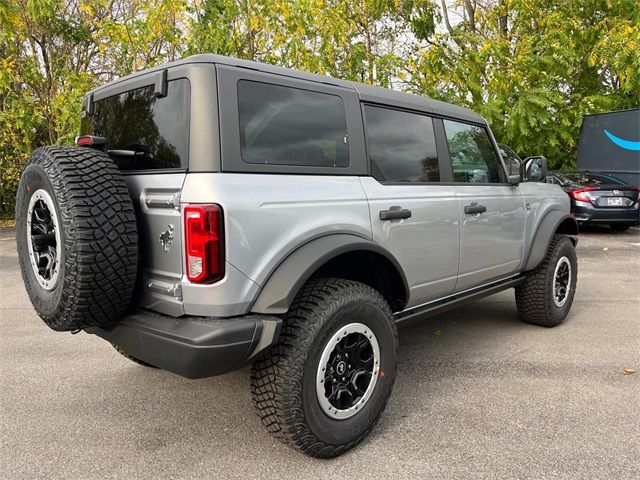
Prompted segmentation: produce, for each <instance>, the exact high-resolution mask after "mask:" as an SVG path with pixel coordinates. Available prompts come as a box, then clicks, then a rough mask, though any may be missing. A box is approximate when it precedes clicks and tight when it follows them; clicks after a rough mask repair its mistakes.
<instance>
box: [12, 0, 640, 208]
mask: <svg viewBox="0 0 640 480" xmlns="http://www.w3.org/2000/svg"><path fill="white" fill-rule="evenodd" d="M204 52H211V53H218V54H222V55H230V56H235V57H239V58H245V59H251V60H258V61H263V62H267V63H272V64H277V65H282V66H287V67H293V68H298V69H301V70H307V71H312V72H316V73H321V74H326V75H331V76H335V77H341V78H346V79H351V80H355V81H361V82H366V83H372V84H376V85H381V86H385V87H390V88H396V89H403V90H408V91H412V92H415V93H418V94H425V95H428V96H431V97H433V98H438V99H443V100H446V101H451V102H454V103H458V104H462V105H466V106H469V107H470V108H472V109H474V110H476V111H478V112H480V113H481V114H482V115H484V116H485V117H486V118H487V119H488V121H489V122H490V124H491V126H492V128H493V129H494V132H495V133H496V136H497V137H498V139H499V140H501V141H503V142H505V143H508V144H510V145H511V146H512V147H513V148H514V149H516V150H517V151H518V152H519V153H521V154H537V153H543V154H545V155H547V156H548V157H549V159H550V160H551V163H552V165H553V166H555V167H571V166H573V164H574V162H575V152H576V142H577V137H578V131H579V128H580V124H581V122H582V117H583V116H584V115H585V114H587V113H594V112H598V111H607V110H615V109H621V108H628V107H637V106H638V105H640V73H639V72H640V6H639V4H638V3H637V1H636V0H581V1H572V0H494V1H491V2H486V1H479V0H449V1H448V2H447V1H446V0H360V1H353V0H0V105H2V109H1V110H0V215H6V214H10V213H11V212H12V210H13V201H14V197H15V190H16V186H17V182H18V179H19V175H20V171H21V169H22V165H23V164H24V162H25V161H26V159H27V158H28V155H29V153H30V152H31V151H32V150H33V149H34V148H36V147H37V146H39V145H45V144H55V143H59V144H69V143H71V142H72V141H73V137H74V136H75V135H76V134H77V132H78V124H79V119H80V115H79V113H80V105H81V101H82V96H83V95H84V93H85V92H86V91H87V90H89V89H91V88H93V87H95V86H96V85H99V84H102V83H104V82H106V81H109V80H111V79H113V78H116V77H119V76H123V75H126V74H128V73H131V72H133V71H136V70H140V69H143V68H147V67H150V66H153V65H156V64H158V63H162V62H165V61H172V60H176V59H178V58H181V57H182V56H184V55H186V54H195V53H204Z"/></svg>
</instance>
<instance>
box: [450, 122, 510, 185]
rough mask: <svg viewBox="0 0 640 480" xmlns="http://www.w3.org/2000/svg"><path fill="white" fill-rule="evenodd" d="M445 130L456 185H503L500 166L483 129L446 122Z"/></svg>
mask: <svg viewBox="0 0 640 480" xmlns="http://www.w3.org/2000/svg"><path fill="white" fill-rule="evenodd" d="M444 129H445V132H446V134H447V141H448V142H449V156H450V158H451V164H452V166H453V179H454V180H455V181H456V182H469V183H502V182H504V172H503V170H502V165H501V164H500V161H499V160H498V156H497V155H496V152H495V150H494V149H493V145H492V144H491V140H490V139H489V135H488V134H487V131H486V130H485V129H484V128H482V127H478V126H476V125H468V124H466V123H459V122H454V121H451V120H445V121H444Z"/></svg>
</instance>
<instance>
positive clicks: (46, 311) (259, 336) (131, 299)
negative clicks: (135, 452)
mask: <svg viewBox="0 0 640 480" xmlns="http://www.w3.org/2000/svg"><path fill="white" fill-rule="evenodd" d="M545 169H546V160H545V159H544V158H543V157H532V158H529V159H526V160H525V161H524V162H523V164H522V165H520V166H517V165H516V166H515V168H514V166H513V165H510V168H509V170H507V169H506V167H505V164H504V163H503V160H502V158H501V156H500V155H499V149H498V146H497V144H496V141H495V139H494V138H493V135H492V133H491V130H490V129H489V127H488V126H487V123H486V121H485V120H484V119H483V118H482V117H480V116H478V115H477V114H475V113H473V112H471V111H469V110H467V109H465V108H461V107H457V106H454V105H450V104H447V103H443V102H439V101H435V100H431V99H428V98H423V97H418V96H413V95H408V94H404V93H399V92H394V91H390V90H385V89H382V88H377V87H372V86H369V85H361V84H356V83H353V82H350V81H343V80H339V79H335V78H328V77H323V76H318V75H312V74H308V73H302V72H297V71H293V70H289V69H284V68H277V67H273V66H269V65H263V64H260V63H254V62H248V61H242V60H237V59H233V58H226V57H220V56H215V55H198V56H194V57H190V58H187V59H185V60H182V61H179V62H176V63H172V64H168V65H162V66H160V67H157V68H153V69H150V70H146V71H143V72H140V73H136V74H133V75H130V76H128V77H125V78H123V79H120V80H117V81H114V82H112V83H110V84H108V85H105V86H103V87H100V88H98V89H96V90H93V91H91V92H89V93H88V94H87V95H86V96H85V101H84V106H83V118H82V127H81V132H80V136H79V137H78V138H77V146H76V147H74V148H63V147H42V148H39V149H38V150H36V151H35V152H34V153H33V155H32V157H31V160H30V162H29V164H28V165H27V167H26V169H25V171H24V173H23V176H22V179H21V183H20V188H19V192H18V196H17V209H16V218H17V244H18V252H19V258H20V265H21V269H22V275H23V278H24V281H25V285H26V289H27V291H28V293H29V296H30V298H31V301H32V302H33V305H34V307H35V309H36V311H37V312H38V314H39V315H40V316H41V317H42V319H43V320H44V321H45V322H46V323H47V325H49V326H50V327H51V328H53V329H55V330H59V331H74V332H75V331H81V330H84V331H85V332H87V333H90V334H94V335H98V336H100V337H102V338H104V339H105V340H107V341H108V342H110V343H111V344H113V345H114V347H115V348H116V349H117V350H118V351H119V352H120V353H122V354H123V355H125V356H126V357H128V358H130V359H131V360H133V361H136V362H138V363H140V364H143V365H147V366H153V367H157V368H162V369H165V370H168V371H170V372H174V373H177V374H179V375H183V376H185V377H188V378H194V379H195V378H202V377H207V376H212V375H218V374H222V373H225V372H228V371H231V370H234V369H238V368H240V367H242V366H243V365H246V364H249V363H251V364H252V368H251V392H252V395H253V401H254V404H255V406H256V408H257V410H258V413H259V416H260V418H261V420H262V422H263V423H264V425H265V427H266V428H267V429H268V430H269V431H270V432H271V433H272V434H273V435H275V436H276V437H277V438H279V439H281V440H282V441H284V442H285V443H288V444H290V445H292V446H294V447H296V448H298V449H300V450H302V451H303V452H305V453H307V454H309V455H313V456H316V457H333V456H336V455H339V454H341V453H343V452H345V451H346V450H348V449H350V448H352V447H353V446H354V445H356V444H357V443H358V442H359V441H361V440H362V439H363V438H364V437H365V436H366V435H367V433H368V432H369V431H370V430H371V428H372V427H373V425H374V424H375V422H376V420H377V419H378V417H379V416H380V414H381V413H382V411H383V410H384V408H385V405H386V403H387V400H388V398H389V395H390V393H391V389H392V386H393V383H394V379H395V375H396V348H397V335H396V326H397V325H398V324H405V323H408V322H410V321H412V320H417V319H422V318H425V317H427V316H428V315H433V314H435V313H439V312H442V311H444V310H446V309H449V308H452V307H455V306H457V305H459V304H461V303H463V302H467V301H470V300H474V299H477V298H480V297H484V296H487V295H490V294H493V293H496V292H498V291H501V290H505V289H508V288H515V293H516V294H515V297H516V303H517V306H518V311H519V313H520V316H521V318H522V319H523V320H524V321H526V322H530V323H534V324H538V325H543V326H547V327H551V326H554V325H557V324H559V323H560V322H562V320H563V319H564V318H565V317H566V316H567V314H568V312H569V309H570V308H571V303H572V301H573V297H574V293H575V288H576V278H577V270H578V267H577V261H576V253H575V245H576V235H577V233H578V229H577V225H576V222H575V220H574V218H573V217H572V216H571V215H570V214H569V199H568V197H567V195H566V194H565V193H564V192H563V191H562V190H561V189H560V188H559V187H558V186H555V185H547V184H543V183H538V182H535V181H532V182H528V183H523V181H524V180H525V179H530V180H538V179H539V178H544V175H545ZM511 170H516V171H515V172H513V171H511Z"/></svg>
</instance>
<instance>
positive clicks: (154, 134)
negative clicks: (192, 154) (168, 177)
mask: <svg viewBox="0 0 640 480" xmlns="http://www.w3.org/2000/svg"><path fill="white" fill-rule="evenodd" d="M189 99H190V86H189V81H188V80H187V79H179V80H172V81H170V82H169V83H168V86H167V96H166V97H163V98H158V97H156V96H155V94H154V87H153V86H149V87H144V88H138V89H136V90H131V91H129V92H126V93H122V94H120V95H115V96H113V97H108V98H105V99H102V100H99V101H97V102H96V104H95V112H94V114H93V115H92V116H87V117H85V118H83V120H82V124H81V132H80V133H81V134H82V135H97V136H100V137H105V138H106V139H107V150H109V151H110V152H109V153H110V155H111V157H112V158H113V159H114V160H115V161H116V163H117V164H118V167H119V168H120V169H121V170H149V169H163V168H187V166H188V162H189V108H190V107H189V105H190V100H189Z"/></svg>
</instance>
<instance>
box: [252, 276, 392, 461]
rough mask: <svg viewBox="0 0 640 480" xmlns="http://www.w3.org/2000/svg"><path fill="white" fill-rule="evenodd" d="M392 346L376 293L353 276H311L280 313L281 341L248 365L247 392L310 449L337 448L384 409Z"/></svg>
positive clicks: (289, 436)
mask: <svg viewBox="0 0 640 480" xmlns="http://www.w3.org/2000/svg"><path fill="white" fill-rule="evenodd" d="M396 349H397V333H396V328H395V324H394V322H393V319H392V315H391V310H390V308H389V305H388V304H387V302H386V301H385V300H384V298H383V297H382V295H380V293H378V292H377V291H376V290H374V289H373V288H371V287H369V286H367V285H364V284H361V283H358V282H354V281H350V280H342V279H335V278H324V279H316V280H311V281H310V282H308V283H307V284H306V285H305V286H304V287H303V289H302V290H301V292H300V293H299V294H298V296H297V297H296V299H295V300H294V303H293V304H292V306H291V309H290V310H289V312H288V313H287V314H286V315H285V317H284V323H283V327H282V333H281V335H280V339H279V341H278V344H277V345H276V346H275V347H274V349H273V350H272V351H271V352H270V354H269V355H268V356H266V357H263V358H262V359H260V360H258V361H256V362H255V363H254V364H253V367H252V370H251V394H252V397H253V403H254V406H255V407H256V409H257V411H258V414H259V416H260V419H261V420H262V423H263V424H264V426H265V427H266V428H267V430H268V431H269V432H270V433H271V434H272V435H274V436H275V437H276V438H278V439H279V440H281V441H283V442H284V443H285V444H288V445H291V446H293V447H294V448H297V449H299V450H301V451H302V452H304V453H306V454H308V455H310V456H313V457H318V458H331V457H336V456H338V455H341V454H342V453H344V452H346V451H347V450H349V449H351V448H353V447H354V446H355V445H357V444H358V443H359V442H360V441H362V439H363V438H364V437H366V435H367V434H368V433H369V431H370V430H371V429H372V428H373V426H374V425H375V423H376V421H377V420H378V418H379V417H380V415H381V414H382V411H383V410H384V408H385V406H386V404H387V400H388V399H389V395H390V394H391V390H392V388H393V383H394V380H395V375H396Z"/></svg>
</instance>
